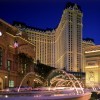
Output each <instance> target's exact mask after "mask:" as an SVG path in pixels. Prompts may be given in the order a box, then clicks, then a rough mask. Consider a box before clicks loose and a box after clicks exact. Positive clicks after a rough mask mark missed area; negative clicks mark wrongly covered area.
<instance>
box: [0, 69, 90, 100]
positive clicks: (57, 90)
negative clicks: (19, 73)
mask: <svg viewBox="0 0 100 100" xmlns="http://www.w3.org/2000/svg"><path fill="white" fill-rule="evenodd" d="M30 75H33V76H34V78H33V84H34V83H35V82H38V83H40V84H42V87H37V88H33V89H32V90H31V91H23V92H21V91H20V87H21V86H22V85H23V82H24V80H25V79H26V78H27V77H28V76H30ZM90 97H91V93H89V92H86V91H85V92H84V88H83V87H82V86H81V83H80V82H79V81H78V80H77V78H76V77H75V76H74V75H72V74H68V73H66V72H65V71H63V70H59V69H56V70H53V71H52V72H51V73H50V74H49V75H48V77H47V79H46V80H44V79H43V78H42V77H41V76H39V75H37V74H36V73H35V72H30V73H28V74H27V75H25V77H24V78H23V79H22V81H21V83H20V85H19V88H18V91H17V92H6V93H5V92H4V93H1V95H0V100H5V99H6V100H18V99H19V100H89V99H90Z"/></svg>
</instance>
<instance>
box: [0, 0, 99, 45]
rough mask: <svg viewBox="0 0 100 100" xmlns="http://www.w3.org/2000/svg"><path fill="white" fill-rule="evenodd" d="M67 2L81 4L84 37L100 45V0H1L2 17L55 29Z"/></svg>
mask: <svg viewBox="0 0 100 100" xmlns="http://www.w3.org/2000/svg"><path fill="white" fill-rule="evenodd" d="M67 2H72V3H76V4H78V5H80V6H81V9H82V12H83V34H82V35H83V38H92V39H94V41H95V44H96V45H100V31H99V30H100V0H0V18H1V19H3V20H4V21H6V22H8V23H10V24H12V23H13V21H19V22H24V23H26V24H27V25H28V26H33V27H37V28H40V29H46V28H51V29H54V28H55V27H57V26H58V24H59V22H60V19H61V16H62V13H63V10H64V8H65V6H66V3H67Z"/></svg>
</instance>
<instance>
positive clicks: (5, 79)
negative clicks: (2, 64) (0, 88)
mask: <svg viewBox="0 0 100 100" xmlns="http://www.w3.org/2000/svg"><path fill="white" fill-rule="evenodd" d="M7 78H8V76H7V75H5V88H6V79H7Z"/></svg>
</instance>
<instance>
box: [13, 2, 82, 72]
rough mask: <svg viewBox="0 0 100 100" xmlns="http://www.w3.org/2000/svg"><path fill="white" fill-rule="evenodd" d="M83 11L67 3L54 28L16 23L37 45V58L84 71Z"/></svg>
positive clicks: (44, 61)
mask: <svg viewBox="0 0 100 100" xmlns="http://www.w3.org/2000/svg"><path fill="white" fill-rule="evenodd" d="M82 17H83V14H82V11H81V9H80V7H79V6H78V5H76V4H73V3H67V5H66V8H65V9H64V11H63V14H62V17H61V20H60V23H59V25H58V27H57V28H56V29H54V30H40V29H36V28H32V27H29V26H27V25H26V24H24V23H16V22H15V23H14V24H13V25H14V26H16V27H17V28H18V29H19V30H20V31H24V32H26V33H27V35H28V40H29V41H31V42H32V43H33V44H34V45H36V60H40V62H41V63H44V64H46V65H49V66H53V67H56V68H60V69H65V70H66V71H73V72H79V71H82V27H83V24H82Z"/></svg>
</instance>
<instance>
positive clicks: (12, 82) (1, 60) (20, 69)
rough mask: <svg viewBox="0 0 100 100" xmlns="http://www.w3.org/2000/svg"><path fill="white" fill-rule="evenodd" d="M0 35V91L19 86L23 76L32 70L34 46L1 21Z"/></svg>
mask: <svg viewBox="0 0 100 100" xmlns="http://www.w3.org/2000/svg"><path fill="white" fill-rule="evenodd" d="M1 33H2V34H1ZM0 34H1V35H0V89H3V88H6V87H14V86H19V84H20V82H21V80H22V78H23V75H25V74H26V73H28V72H30V71H32V70H33V61H34V59H35V56H36V55H35V45H34V44H32V43H31V42H29V41H28V40H27V35H25V33H24V34H23V33H22V34H21V35H19V31H18V29H17V28H15V27H14V26H11V25H10V24H8V23H6V22H5V21H3V20H1V19H0Z"/></svg>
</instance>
